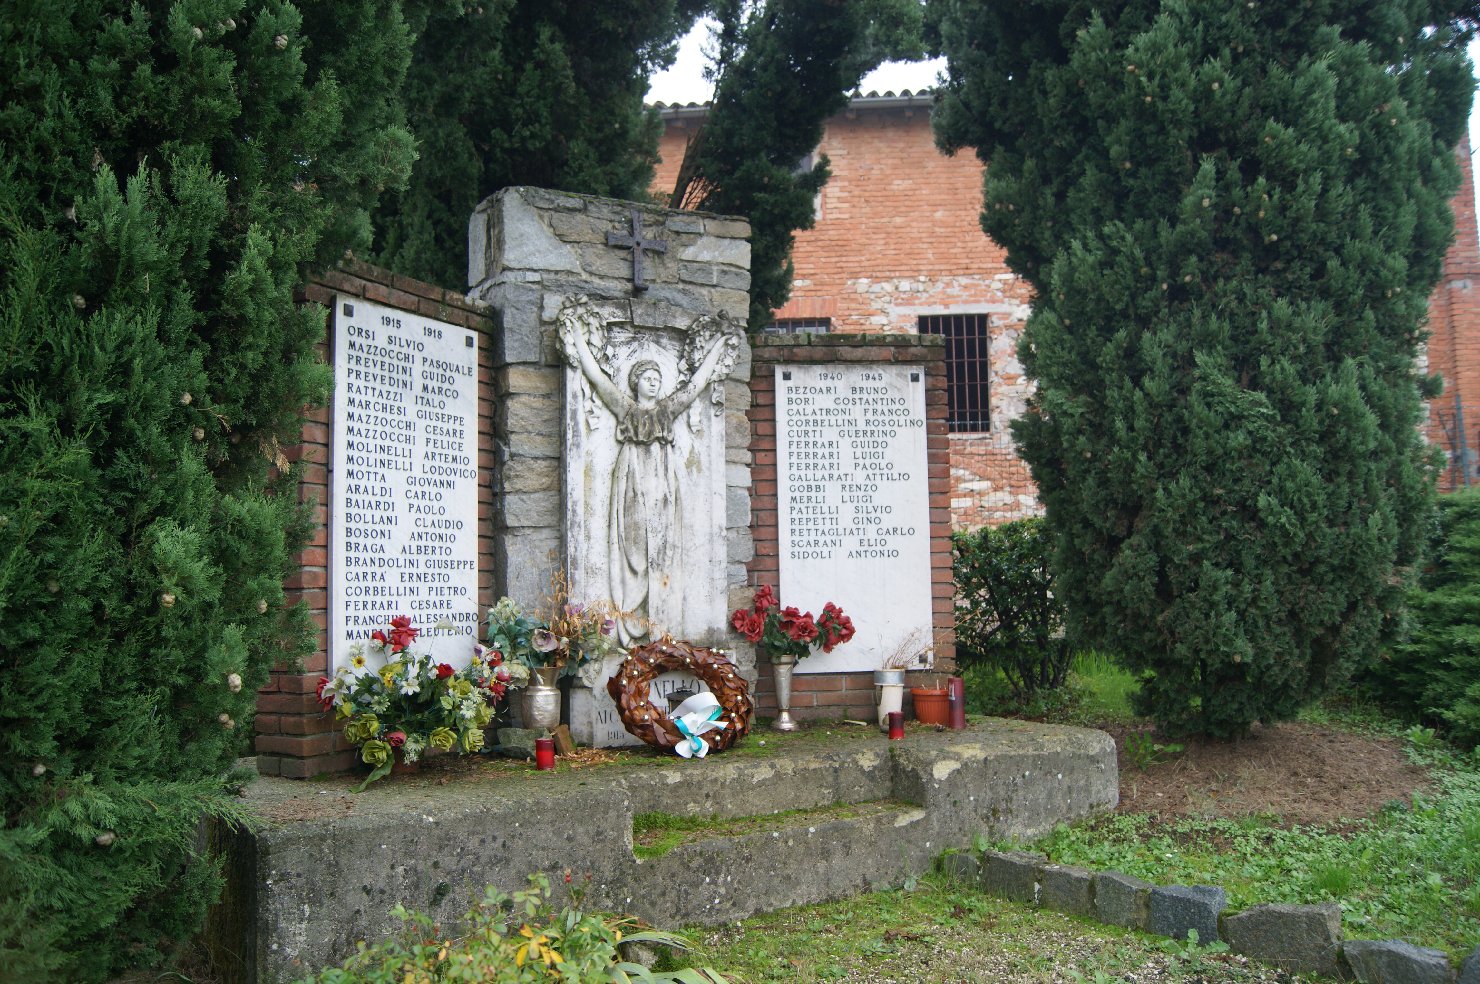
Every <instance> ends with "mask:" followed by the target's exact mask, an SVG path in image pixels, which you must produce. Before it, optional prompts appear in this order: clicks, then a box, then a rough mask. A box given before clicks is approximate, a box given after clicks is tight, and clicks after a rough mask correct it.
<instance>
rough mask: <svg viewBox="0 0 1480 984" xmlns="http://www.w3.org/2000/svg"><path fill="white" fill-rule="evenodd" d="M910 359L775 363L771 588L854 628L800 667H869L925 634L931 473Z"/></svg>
mask: <svg viewBox="0 0 1480 984" xmlns="http://www.w3.org/2000/svg"><path fill="white" fill-rule="evenodd" d="M925 419H926V418H925V372H924V370H923V369H922V368H920V367H918V366H893V365H890V366H863V365H832V366H806V365H791V366H778V367H777V369H776V474H777V493H776V498H777V511H778V516H777V520H778V523H777V525H778V527H779V549H780V555H781V556H780V564H781V584H780V594H781V603H782V604H783V605H795V606H796V607H798V608H800V609H801V610H802V611H810V612H812V613H813V614H814V615H821V614H822V606H823V605H824V604H825V603H827V602H829V601H831V602H834V603H835V604H837V605H839V606H841V607H842V609H843V611H844V612H845V613H846V614H848V615H849V616H850V617H852V619H853V624H854V627H855V629H856V631H857V634H856V635H855V636H854V638H853V640H852V641H851V642H849V643H847V644H845V645H842V646H839V647H838V648H837V649H834V650H833V651H832V652H831V653H823V652H821V651H820V650H819V651H817V652H816V653H814V655H812V656H811V657H809V658H807V659H805V660H803V661H802V662H800V663H798V664H797V672H798V673H840V672H854V671H860V670H876V669H879V668H880V666H881V665H882V662H883V659H884V658H885V657H886V656H888V655H890V654H892V653H894V652H895V651H896V650H898V649H900V648H901V647H907V648H910V649H912V650H915V651H918V650H922V649H924V648H926V647H927V646H928V645H929V644H930V641H931V625H932V621H933V619H932V613H931V576H930V477H929V471H928V457H927V444H926V427H925Z"/></svg>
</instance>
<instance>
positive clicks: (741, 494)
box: [725, 488, 750, 527]
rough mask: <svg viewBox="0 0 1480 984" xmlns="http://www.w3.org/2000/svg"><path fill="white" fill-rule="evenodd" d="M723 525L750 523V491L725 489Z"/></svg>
mask: <svg viewBox="0 0 1480 984" xmlns="http://www.w3.org/2000/svg"><path fill="white" fill-rule="evenodd" d="M725 525H726V526H735V527H748V526H749V525H750V493H749V492H748V491H746V490H745V489H736V488H729V489H725Z"/></svg>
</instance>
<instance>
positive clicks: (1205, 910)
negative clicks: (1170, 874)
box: [1146, 885, 1228, 943]
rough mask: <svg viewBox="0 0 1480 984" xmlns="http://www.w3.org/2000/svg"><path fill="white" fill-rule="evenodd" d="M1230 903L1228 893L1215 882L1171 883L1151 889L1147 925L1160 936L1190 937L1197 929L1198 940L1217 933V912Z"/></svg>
mask: <svg viewBox="0 0 1480 984" xmlns="http://www.w3.org/2000/svg"><path fill="white" fill-rule="evenodd" d="M1227 904H1228V895H1227V893H1226V892H1224V891H1223V889H1221V888H1219V887H1218V886H1216V885H1168V886H1166V887H1158V888H1153V889H1152V890H1151V900H1150V907H1149V911H1148V915H1147V922H1146V928H1147V929H1148V930H1149V931H1150V932H1153V933H1155V934H1157V935H1158V936H1170V937H1171V938H1172V939H1174V940H1183V939H1187V934H1188V932H1189V931H1191V930H1194V929H1195V930H1197V941H1198V942H1199V943H1212V942H1214V941H1216V940H1217V939H1218V938H1219V937H1218V915H1219V914H1220V913H1221V912H1222V911H1223V907H1224V906H1225V905H1227Z"/></svg>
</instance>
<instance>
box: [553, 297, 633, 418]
mask: <svg viewBox="0 0 1480 984" xmlns="http://www.w3.org/2000/svg"><path fill="white" fill-rule="evenodd" d="M558 321H559V329H558V337H559V340H560V348H561V351H562V352H563V353H564V355H565V358H566V361H567V362H569V363H570V364H571V365H573V366H576V367H577V368H579V369H580V370H581V373H582V375H584V376H585V377H586V379H587V380H589V381H590V383H591V388H592V389H594V390H595V391H596V395H597V396H599V397H601V402H602V403H605V404H606V405H607V408H608V409H609V410H611V412H612V413H614V414H617V415H618V416H620V415H621V413H622V408H623V407H624V405H625V404H626V402H627V401H626V400H625V399H624V398H623V396H622V391H621V390H619V389H618V388H617V385H616V383H614V382H613V381H612V378H611V377H610V376H608V375H607V374H606V372H605V371H604V370H603V369H602V368H601V366H600V365H599V364H598V363H597V361H596V356H595V355H593V354H592V352H591V345H590V343H589V342H588V341H587V340H586V336H587V334H588V332H590V331H592V330H593V329H595V330H599V329H600V328H601V315H600V314H599V313H598V312H597V311H596V310H595V308H593V307H592V306H591V304H590V302H589V301H587V300H586V299H584V298H579V299H577V300H575V301H571V302H570V303H567V304H566V305H565V306H564V307H562V308H561V309H560V315H559V318H558Z"/></svg>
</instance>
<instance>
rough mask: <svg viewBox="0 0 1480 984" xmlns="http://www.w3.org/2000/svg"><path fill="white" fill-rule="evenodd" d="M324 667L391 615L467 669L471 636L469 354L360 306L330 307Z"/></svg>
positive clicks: (427, 323)
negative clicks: (331, 409) (405, 619)
mask: <svg viewBox="0 0 1480 984" xmlns="http://www.w3.org/2000/svg"><path fill="white" fill-rule="evenodd" d="M335 313H336V317H335V335H334V418H333V420H334V424H333V440H332V443H333V464H332V472H331V479H330V509H329V531H330V533H329V536H330V565H331V566H330V570H331V577H330V581H329V660H330V671H331V672H332V671H333V670H334V669H335V668H337V667H338V666H341V665H344V663H345V662H346V661H347V660H348V658H349V647H350V646H351V645H352V644H354V643H356V642H365V641H367V640H368V639H369V637H370V633H371V632H372V631H374V630H375V629H379V628H384V627H385V626H386V625H387V624H388V623H389V622H390V620H391V619H392V618H393V617H395V616H397V615H409V616H410V617H411V619H412V622H413V624H415V625H416V626H417V627H418V628H419V629H420V630H421V635H420V636H419V637H418V639H417V643H416V648H417V650H418V651H420V652H427V653H430V654H431V655H432V656H433V657H434V658H435V659H437V660H438V661H439V662H447V663H451V664H453V665H454V666H459V667H460V666H466V665H467V663H468V661H469V659H470V658H471V655H472V644H473V643H474V642H475V641H476V640H477V632H478V600H477V590H478V341H477V335H476V334H475V333H473V332H471V331H468V330H467V329H466V328H463V327H460V326H458V325H452V324H448V323H446V322H441V321H434V320H432V319H429V318H423V317H420V316H418V315H415V314H411V313H408V312H406V311H400V310H397V309H394V308H388V307H385V306H383V305H380V304H375V303H373V302H368V301H365V300H363V299H361V298H352V299H350V298H345V297H339V298H337V299H336V301H335Z"/></svg>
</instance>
